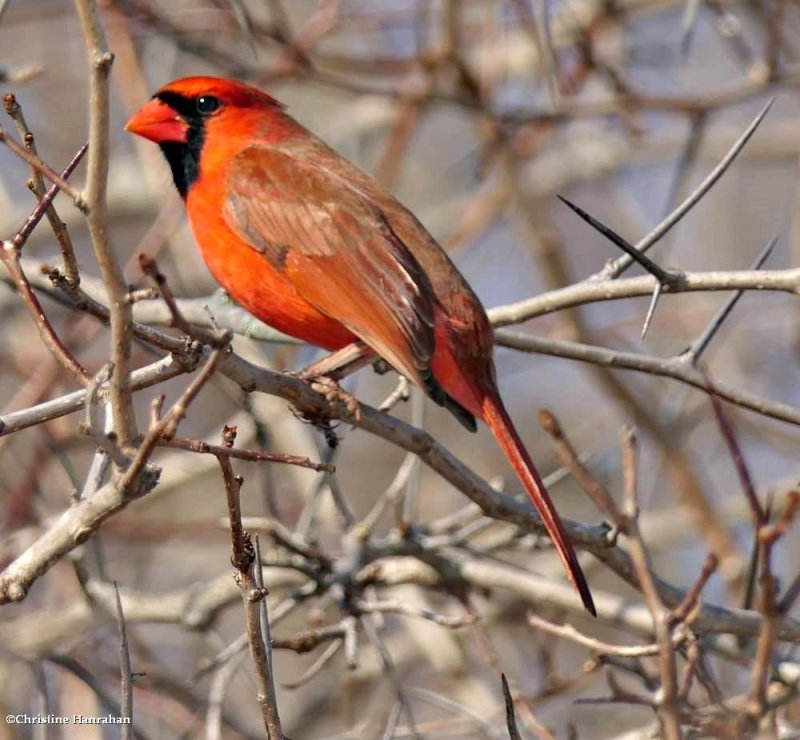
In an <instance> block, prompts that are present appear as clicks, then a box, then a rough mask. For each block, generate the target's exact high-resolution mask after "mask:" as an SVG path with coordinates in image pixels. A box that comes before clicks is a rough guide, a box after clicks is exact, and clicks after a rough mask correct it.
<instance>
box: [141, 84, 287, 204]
mask: <svg viewBox="0 0 800 740" xmlns="http://www.w3.org/2000/svg"><path fill="white" fill-rule="evenodd" d="M282 112H283V106H282V105H281V104H280V103H279V102H278V101H277V100H275V98H272V97H270V96H269V95H267V94H266V93H264V92H262V91H261V90H258V89H256V88H255V87H250V86H249V85H245V84H244V83H242V82H236V81H234V80H225V79H220V78H218V77H184V78H183V79H180V80H174V81H173V82H170V83H169V84H167V85H164V87H162V88H161V89H160V90H158V92H156V94H155V95H153V97H152V99H151V100H150V101H149V102H147V103H145V105H143V106H142V107H141V108H140V109H139V110H138V111H136V113H134V114H133V116H131V119H130V120H129V121H128V123H127V124H126V126H125V130H126V131H130V132H131V133H133V134H137V135H138V136H142V137H144V138H145V139H149V140H150V141H153V142H155V143H156V144H158V145H159V146H160V147H161V151H162V152H163V153H164V156H165V157H166V159H167V162H168V163H169V165H170V168H171V169H172V176H173V179H174V180H175V186H176V187H177V188H178V192H179V193H180V194H181V196H182V197H184V198H185V197H186V196H187V193H188V192H189V189H190V188H191V186H192V185H193V184H194V182H195V181H196V180H197V179H198V177H199V176H200V172H201V164H200V162H201V155H202V153H203V150H204V148H205V145H206V142H207V141H209V140H211V139H213V141H214V147H213V148H214V151H215V153H216V154H217V156H219V158H220V159H224V158H225V154H226V153H225V151H224V150H225V148H226V147H235V146H236V145H237V138H241V139H248V138H249V139H252V138H255V139H262V140H266V139H267V137H269V136H270V134H272V135H275V136H276V137H278V136H280V135H281V130H282V126H281V125H280V124H281V123H282V122H284V127H285V120H286V119H285V117H284V116H283V115H282ZM206 167H207V165H203V171H205V170H206Z"/></svg>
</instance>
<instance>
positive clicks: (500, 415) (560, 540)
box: [482, 394, 597, 616]
mask: <svg viewBox="0 0 800 740" xmlns="http://www.w3.org/2000/svg"><path fill="white" fill-rule="evenodd" d="M482 411H483V420H484V421H485V422H486V425H487V426H488V427H489V429H491V430H492V434H494V436H495V439H496V440H497V442H498V444H499V445H500V448H501V449H502V450H503V452H504V453H505V456H506V457H507V458H508V461H509V462H510V463H511V467H512V468H514V472H515V473H516V474H517V476H519V479H520V481H521V482H522V485H523V486H525V490H526V491H527V492H528V496H530V499H531V501H532V502H533V505H534V506H535V507H536V511H538V512H539V516H540V517H541V518H542V522H543V523H544V526H545V528H546V529H547V533H548V535H550V539H551V540H552V541H553V544H554V545H555V548H556V550H557V551H558V554H559V556H560V557H561V561H562V562H563V563H564V567H565V568H566V571H567V575H568V576H569V579H570V581H572V584H573V585H574V586H575V588H576V589H577V591H578V593H579V594H580V597H581V601H583V605H584V607H585V608H586V611H588V612H589V613H590V614H591V615H592V616H597V613H596V611H595V608H594V601H593V600H592V594H591V591H589V586H588V584H587V583H586V578H585V577H584V575H583V571H582V570H581V566H580V564H579V563H578V557H577V555H576V554H575V550H574V549H573V547H572V543H571V542H570V541H569V538H568V537H567V533H566V532H565V531H564V525H563V524H562V523H561V519H560V518H559V516H558V512H557V511H556V508H555V506H554V505H553V502H552V501H551V500H550V496H549V494H548V493H547V489H546V488H545V487H544V484H543V483H542V480H541V478H540V477H539V473H537V472H536V468H535V467H534V465H533V461H532V460H531V458H530V455H529V454H528V452H527V450H526V449H525V447H524V445H523V444H522V441H521V440H520V438H519V435H518V434H517V430H516V429H515V428H514V424H513V423H512V421H511V418H510V417H509V415H508V412H507V411H506V409H505V407H504V406H503V402H502V401H501V400H500V397H499V396H498V395H497V394H488V395H487V396H486V397H485V398H484V401H483V404H482Z"/></svg>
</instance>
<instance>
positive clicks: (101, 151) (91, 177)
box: [75, 0, 137, 447]
mask: <svg viewBox="0 0 800 740" xmlns="http://www.w3.org/2000/svg"><path fill="white" fill-rule="evenodd" d="M75 5H76V8H77V11H78V17H79V18H80V22H81V30H82V32H83V39H84V43H85V45H86V52H87V55H88V60H89V69H90V86H89V163H88V166H87V180H86V202H87V203H88V205H89V213H88V215H87V223H88V227H89V234H90V236H91V239H92V246H93V247H94V253H95V257H96V258H97V264H98V265H99V267H100V272H101V274H102V276H103V282H104V283H105V286H106V290H108V296H109V308H110V310H111V321H110V323H111V359H112V361H113V363H114V375H113V377H112V379H111V410H112V413H113V415H114V429H115V431H116V433H117V435H118V437H119V440H120V444H121V445H122V446H123V447H124V446H127V445H130V444H131V443H132V442H133V440H134V439H135V437H136V434H137V432H136V418H135V416H134V411H133V401H132V396H131V386H130V372H131V367H130V362H131V337H132V329H133V326H132V325H133V315H132V313H131V305H130V303H129V302H128V301H127V300H126V295H127V292H128V289H127V285H126V283H125V277H124V275H123V274H122V268H121V267H120V264H119V262H118V261H117V258H116V256H115V255H114V251H113V248H112V247H111V243H110V239H109V224H108V203H107V201H106V189H107V184H108V161H109V116H110V112H109V87H108V79H109V74H110V71H111V64H112V62H113V61H114V55H113V54H112V53H111V52H110V51H109V49H108V45H107V43H106V39H105V35H104V33H103V29H102V26H101V24H100V18H99V12H98V9H97V4H96V2H95V0H75Z"/></svg>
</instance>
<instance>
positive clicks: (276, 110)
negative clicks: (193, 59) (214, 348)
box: [126, 77, 595, 614]
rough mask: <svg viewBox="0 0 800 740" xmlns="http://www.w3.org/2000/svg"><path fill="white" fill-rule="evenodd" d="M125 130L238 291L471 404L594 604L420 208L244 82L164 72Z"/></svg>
mask: <svg viewBox="0 0 800 740" xmlns="http://www.w3.org/2000/svg"><path fill="white" fill-rule="evenodd" d="M126 128H127V130H128V131H131V132H133V133H134V134H138V135H139V136H143V137H145V138H146V139H150V140H151V141H153V142H155V143H156V144H158V145H159V146H160V147H161V151H162V152H163V153H164V156H165V157H166V159H167V162H168V163H169V166H170V167H171V169H172V176H173V179H174V181H175V186H176V187H177V189H178V192H179V193H180V195H181V197H182V198H183V200H184V202H185V203H186V212H187V214H188V217H189V223H190V225H191V227H192V232H193V233H194V236H195V239H196V240H197V243H198V245H199V247H200V252H201V253H202V255H203V259H204V260H205V261H206V264H207V265H208V267H209V269H210V270H211V272H212V274H213V275H214V277H215V278H216V279H217V280H218V281H219V283H220V284H221V285H222V286H223V287H224V288H225V290H227V291H228V293H229V294H230V295H231V296H232V297H233V298H234V299H235V300H236V301H237V302H238V303H239V304H241V305H242V306H243V307H244V308H246V309H247V310H248V311H250V312H251V313H252V314H254V315H255V316H257V317H258V318H259V319H261V320H262V321H264V322H266V323H268V324H270V325H271V326H274V327H275V328H276V329H279V330H280V331H282V332H284V333H285V334H289V335H291V336H294V337H297V338H298V339H301V340H303V341H306V342H309V343H310V344H314V345H317V346H320V347H324V348H326V349H328V350H338V349H341V348H344V347H346V346H347V345H350V344H351V343H353V342H357V341H359V340H360V342H361V343H362V345H361V346H366V348H367V349H368V350H369V351H371V352H374V354H375V355H377V356H379V357H381V358H383V359H384V360H386V361H387V362H388V363H389V364H390V365H391V366H392V367H394V368H395V369H396V370H398V371H399V372H400V373H402V374H403V375H405V376H406V377H407V378H409V379H410V380H411V381H413V382H414V383H416V384H417V385H418V386H420V387H421V388H423V389H425V391H426V392H427V393H428V395H429V396H430V397H431V398H432V399H433V400H434V401H436V402H437V403H438V404H440V405H442V406H444V407H446V408H447V409H449V410H450V411H451V412H453V414H454V415H455V416H456V417H457V418H458V419H459V421H461V422H462V423H463V424H464V425H465V426H466V427H467V428H468V429H470V430H471V431H475V429H476V422H475V418H476V417H477V418H478V419H481V420H482V421H483V422H485V423H486V424H487V425H488V426H489V428H490V429H491V430H492V433H493V434H494V436H495V438H496V439H497V442H498V443H499V445H500V447H501V448H502V450H503V452H504V453H505V454H506V456H507V458H508V460H509V462H510V463H511V465H512V467H513V468H514V470H515V472H516V473H517V475H518V476H519V479H520V481H521V482H522V484H523V485H524V487H525V490H526V491H527V492H528V494H529V495H530V498H531V501H533V504H534V506H535V507H536V509H537V510H538V512H539V514H540V516H541V518H542V521H543V522H544V525H545V527H546V528H547V531H548V533H549V535H550V538H551V539H552V541H553V543H554V544H555V547H556V549H557V550H558V554H559V555H560V556H561V560H562V561H563V563H564V566H565V568H566V571H567V575H568V576H569V578H570V580H571V581H572V583H573V584H574V586H575V587H576V589H577V590H578V593H579V594H580V597H581V599H582V601H583V605H584V607H585V608H586V609H587V610H588V611H589V612H590V613H592V614H594V613H595V609H594V604H593V602H592V596H591V593H590V591H589V587H588V585H587V583H586V579H585V577H584V575H583V572H582V571H581V568H580V565H579V564H578V559H577V557H576V555H575V551H574V550H573V548H572V545H571V543H570V541H569V539H568V538H567V534H566V532H565V531H564V527H563V525H562V523H561V520H560V519H559V517H558V513H557V512H556V510H555V507H554V506H553V503H552V501H551V500H550V497H549V496H548V494H547V491H546V490H545V488H544V485H543V484H542V481H541V478H540V476H539V474H538V473H537V471H536V468H535V467H534V465H533V462H532V461H531V458H530V456H529V455H528V453H527V451H526V450H525V447H524V446H523V444H522V442H521V441H520V438H519V435H518V434H517V431H516V430H515V429H514V425H513V424H512V422H511V419H510V418H509V416H508V413H507V412H506V410H505V408H504V406H503V402H502V401H501V400H500V394H499V392H498V390H497V384H496V380H495V367H494V359H493V356H492V352H493V340H492V328H491V326H490V324H489V320H488V318H487V317H486V313H485V311H484V309H483V306H482V305H481V302H480V301H479V300H478V297H477V296H476V295H475V293H474V292H473V291H472V289H471V288H470V286H469V285H468V284H467V282H466V280H465V279H464V278H463V277H462V275H461V274H460V273H459V271H458V270H457V269H456V267H455V266H454V265H453V263H452V262H451V261H450V259H449V258H448V256H447V254H445V252H444V250H443V249H442V248H441V247H440V246H439V245H438V244H437V243H436V241H435V240H434V238H433V237H432V236H431V235H430V234H429V233H428V232H427V231H426V230H425V227H423V226H422V224H421V223H420V222H419V221H418V220H417V219H416V218H415V217H414V216H413V214H411V213H410V212H409V211H408V210H407V209H406V208H404V207H403V205H402V204H400V203H399V202H398V201H397V200H396V199H395V198H394V197H393V196H392V195H391V194H390V193H388V192H387V191H386V190H384V189H383V188H382V187H381V186H380V185H379V184H378V183H377V182H376V181H375V180H373V179H372V178H371V177H370V176H369V175H367V174H366V173H364V172H362V171H361V170H360V169H358V168H357V167H356V166H355V165H354V164H352V163H351V162H348V161H347V160H346V159H344V158H343V157H341V156H340V155H339V154H337V153H336V152H335V151H333V150H332V149H330V148H329V147H328V146H327V145H326V144H324V143H323V142H322V141H321V140H320V139H318V138H317V137H316V136H314V134H312V133H311V132H310V131H308V130H306V129H305V128H303V126H301V125H300V124H299V123H297V121H295V120H294V119H293V118H291V117H290V116H289V115H287V114H286V112H285V111H284V107H283V106H282V105H281V104H280V103H279V102H278V101H277V100H275V99H274V98H272V97H270V96H269V95H267V94H265V93H263V92H261V91H260V90H257V89H255V88H253V87H250V86H248V85H245V84H243V83H240V82H234V81H232V80H224V79H217V78H213V77H187V78H185V79H180V80H176V81H174V82H171V83H169V84H168V85H165V86H164V87H162V88H161V89H160V90H159V91H158V92H157V93H156V94H155V95H154V96H153V98H152V100H150V102H148V103H147V104H146V105H144V106H143V107H142V108H141V109H140V110H139V111H138V112H137V113H136V114H135V115H134V116H133V117H132V118H131V119H130V121H128V125H127V127H126Z"/></svg>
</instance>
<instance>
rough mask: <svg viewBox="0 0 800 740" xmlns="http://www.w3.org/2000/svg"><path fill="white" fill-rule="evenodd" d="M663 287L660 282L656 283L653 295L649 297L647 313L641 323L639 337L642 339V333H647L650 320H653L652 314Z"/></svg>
mask: <svg viewBox="0 0 800 740" xmlns="http://www.w3.org/2000/svg"><path fill="white" fill-rule="evenodd" d="M662 287H663V284H662V283H656V288H655V290H654V291H653V297H652V298H651V299H650V305H649V306H648V307H647V314H646V315H645V317H644V324H643V325H642V333H641V336H640V337H639V339H641V340H644V335H645V334H647V330H648V329H649V328H650V322H651V321H652V320H653V314H655V312H656V305H658V299H659V298H661V289H662Z"/></svg>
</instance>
